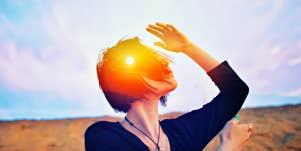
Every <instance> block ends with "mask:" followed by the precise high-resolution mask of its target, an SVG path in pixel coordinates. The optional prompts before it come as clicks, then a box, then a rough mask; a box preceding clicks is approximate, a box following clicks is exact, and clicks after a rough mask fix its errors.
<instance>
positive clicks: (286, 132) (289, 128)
mask: <svg viewBox="0 0 301 151" xmlns="http://www.w3.org/2000/svg"><path fill="white" fill-rule="evenodd" d="M181 114H182V113H170V114H165V115H162V116H161V117H160V118H161V120H162V119H165V118H175V117H177V116H180V115H181ZM239 115H240V116H241V123H244V122H248V121H250V122H252V123H253V125H254V132H253V134H252V138H251V139H250V141H249V143H248V144H247V146H246V148H245V149H244V150H246V151H276V150H277V151H278V150H279V151H286V150H289V151H301V116H300V115H301V105H293V106H283V107H270V108H254V109H244V110H242V111H240V112H239ZM100 120H106V121H118V120H121V119H120V118H115V117H109V116H104V117H99V118H78V119H64V120H42V121H35V120H19V121H10V122H7V121H6V122H5V121H2V122H0V151H83V150H84V132H85V130H86V128H87V127H88V126H89V125H90V124H92V123H94V122H96V121H100ZM218 141H219V140H218V139H217V137H216V138H215V139H213V140H212V141H211V142H210V143H209V144H208V145H207V147H206V148H205V151H211V150H216V148H217V145H218V143H219V142H218Z"/></svg>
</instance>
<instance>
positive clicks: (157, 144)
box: [125, 116, 160, 151]
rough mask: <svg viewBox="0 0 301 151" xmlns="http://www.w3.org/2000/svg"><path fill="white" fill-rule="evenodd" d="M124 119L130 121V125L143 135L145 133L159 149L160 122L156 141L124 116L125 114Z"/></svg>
mask: <svg viewBox="0 0 301 151" xmlns="http://www.w3.org/2000/svg"><path fill="white" fill-rule="evenodd" d="M125 120H126V121H127V122H129V123H130V125H131V126H133V127H134V128H136V129H137V130H139V131H140V132H141V133H142V134H143V135H145V136H146V137H148V138H149V139H150V140H151V141H152V142H153V143H154V144H156V146H157V149H158V151H160V146H159V139H160V122H159V136H158V140H157V143H156V142H155V141H154V140H153V139H152V138H151V137H149V136H148V135H146V134H145V133H144V132H143V131H142V130H140V129H139V128H138V127H136V126H135V125H134V124H133V123H132V122H131V121H130V120H129V119H128V118H127V117H126V116H125Z"/></svg>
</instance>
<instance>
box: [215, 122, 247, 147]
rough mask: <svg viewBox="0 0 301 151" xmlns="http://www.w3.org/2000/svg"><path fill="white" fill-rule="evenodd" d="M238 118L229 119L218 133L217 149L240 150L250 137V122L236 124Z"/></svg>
mask: <svg viewBox="0 0 301 151" xmlns="http://www.w3.org/2000/svg"><path fill="white" fill-rule="evenodd" d="M238 123H239V120H238V119H235V118H233V119H232V120H230V121H229V122H228V123H227V124H226V126H225V127H224V129H223V130H222V133H221V134H220V140H221V144H220V147H219V149H218V150H219V151H229V150H231V151H240V150H242V148H243V147H244V146H245V144H246V142H247V141H248V140H249V139H250V136H251V132H252V124H238Z"/></svg>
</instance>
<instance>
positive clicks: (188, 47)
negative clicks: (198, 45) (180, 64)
mask: <svg viewBox="0 0 301 151" xmlns="http://www.w3.org/2000/svg"><path fill="white" fill-rule="evenodd" d="M194 47H195V45H194V44H193V43H192V42H187V43H186V44H184V45H183V47H182V48H181V49H182V50H181V51H180V52H182V53H184V54H186V55H187V54H189V53H190V52H191V50H192V49H193V48H194Z"/></svg>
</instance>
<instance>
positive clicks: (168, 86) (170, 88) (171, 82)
mask: <svg viewBox="0 0 301 151" xmlns="http://www.w3.org/2000/svg"><path fill="white" fill-rule="evenodd" d="M177 86H178V83H177V81H176V80H175V79H174V78H172V79H171V80H168V81H166V87H165V91H164V95H165V94H167V93H169V92H171V91H173V90H175V89H176V88H177Z"/></svg>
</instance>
